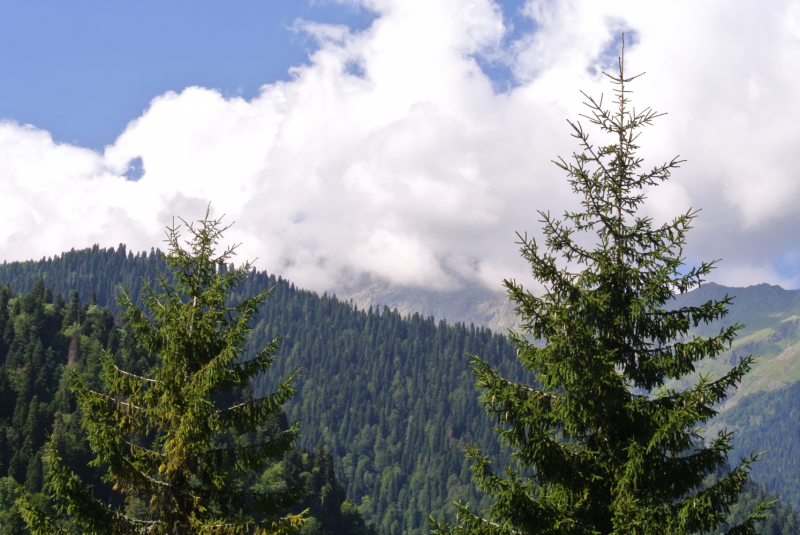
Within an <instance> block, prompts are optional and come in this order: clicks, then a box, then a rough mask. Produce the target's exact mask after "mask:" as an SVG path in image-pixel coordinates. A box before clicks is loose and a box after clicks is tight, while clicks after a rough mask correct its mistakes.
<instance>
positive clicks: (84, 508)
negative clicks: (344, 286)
mask: <svg viewBox="0 0 800 535" xmlns="http://www.w3.org/2000/svg"><path fill="white" fill-rule="evenodd" d="M186 228H187V230H188V236H187V239H186V240H185V242H184V241H182V240H183V237H182V236H181V234H180V229H181V226H180V225H178V226H174V225H173V227H172V228H169V229H168V231H167V242H168V244H169V247H170V252H169V254H168V255H167V263H168V266H169V269H170V272H171V274H172V275H173V276H174V280H175V283H174V284H171V283H169V281H168V279H167V276H168V275H169V274H158V275H157V279H156V280H157V282H158V286H159V287H160V288H158V287H154V286H152V285H150V284H145V294H146V298H145V299H144V303H145V307H144V308H145V309H146V310H147V313H146V312H145V311H144V310H141V309H139V308H137V307H136V306H134V304H133V303H132V302H131V300H130V298H129V297H128V295H127V294H123V297H122V298H121V301H122V304H123V305H124V307H125V308H126V317H127V320H128V321H129V322H130V323H131V325H132V327H133V329H134V331H135V333H136V335H137V338H138V340H139V343H140V344H141V346H142V347H143V348H145V349H146V350H147V351H149V352H150V353H151V354H152V355H154V356H156V358H157V364H156V366H155V368H154V370H153V371H152V373H151V374H150V375H151V376H149V377H147V376H139V375H134V374H132V373H129V372H126V371H124V370H122V369H120V368H118V367H117V366H116V365H115V362H114V359H113V356H112V355H110V354H105V355H104V358H103V366H104V381H105V392H97V391H93V390H91V389H89V388H88V387H86V386H85V385H83V384H82V383H81V381H80V379H79V378H78V377H77V376H76V375H75V374H73V375H72V378H71V379H72V382H73V392H74V393H75V394H76V397H77V399H78V401H79V404H80V407H81V411H82V414H83V427H84V430H85V432H86V435H87V437H88V440H89V443H90V445H91V448H92V450H93V451H94V453H95V455H96V459H95V460H94V461H93V464H94V465H95V466H98V467H101V468H107V478H108V480H109V481H112V482H113V483H114V485H115V490H117V491H119V492H121V493H122V494H123V495H125V497H126V498H127V499H129V500H134V499H135V500H138V501H139V502H140V503H141V502H144V504H145V510H146V511H145V514H143V515H140V517H139V518H132V517H130V516H126V515H125V514H123V513H122V512H121V511H119V510H114V509H112V508H110V507H108V506H107V505H106V504H105V503H104V502H103V500H101V499H98V498H97V497H95V496H93V495H92V493H91V492H90V491H89V490H87V489H85V488H83V487H82V486H81V483H80V481H79V479H78V477H77V476H76V475H75V474H74V473H73V472H71V471H70V470H69V469H68V468H67V467H66V466H65V464H64V462H63V461H62V458H61V457H60V455H59V452H58V451H57V449H56V447H55V446H54V444H53V443H50V445H49V447H48V448H47V450H46V453H45V456H44V462H45V465H46V467H47V469H48V477H49V488H50V490H51V492H52V494H53V496H54V498H55V499H56V502H57V504H58V506H59V507H60V508H61V511H62V512H66V513H67V514H68V515H69V516H70V517H72V518H73V519H74V520H75V521H76V523H77V524H78V525H80V526H81V527H82V529H83V530H85V531H82V532H83V533H92V534H109V535H111V534H114V535H122V534H134V533H136V534H140V533H141V534H152V535H157V534H164V535H166V534H174V535H178V534H180V535H188V534H220V535H223V534H224V535H228V534H237V535H238V534H251V533H258V534H267V533H269V534H273V533H289V532H292V531H294V530H296V529H298V528H299V527H300V526H301V525H302V524H303V522H304V514H303V513H301V514H300V515H284V514H283V512H284V511H286V510H287V509H288V508H289V507H291V505H292V504H293V503H294V502H295V501H296V500H297V498H298V497H299V496H300V490H299V489H292V490H290V491H284V492H275V493H252V492H250V493H245V492H242V491H241V478H242V477H243V476H245V475H247V474H249V473H250V472H251V471H253V470H257V469H259V468H260V467H261V466H262V465H263V463H264V462H265V461H266V460H267V459H269V458H275V457H277V456H280V455H282V454H283V453H284V452H286V451H287V450H288V449H289V448H290V447H291V446H292V445H293V444H294V443H295V441H296V440H297V438H298V429H297V427H296V426H295V425H293V426H291V428H289V429H288V430H285V431H282V432H278V433H277V434H275V435H274V436H273V437H272V438H271V439H269V440H267V441H266V442H264V443H247V441H246V440H245V441H243V440H242V438H241V437H242V436H243V435H244V436H247V433H248V432H252V431H256V430H257V429H259V427H260V426H262V425H263V424H264V423H265V422H266V421H267V420H268V419H269V418H270V417H271V416H273V415H275V414H276V413H277V412H278V411H280V408H281V404H282V403H284V402H285V401H286V400H287V399H289V398H290V397H291V395H292V394H293V393H294V392H295V389H294V387H293V386H292V382H293V379H294V377H293V376H292V377H290V378H289V379H287V380H286V381H284V382H283V383H281V384H280V386H279V387H278V388H277V391H276V392H274V393H273V394H272V395H270V396H267V397H264V398H260V399H250V400H248V399H245V400H244V401H242V399H241V397H242V396H241V395H239V396H238V398H237V394H236V393H237V392H243V391H244V392H246V391H247V388H248V386H249V384H250V380H251V379H252V378H253V376H255V375H256V374H259V373H261V372H263V371H264V370H266V369H267V368H268V367H269V366H270V364H271V363H272V362H273V360H274V355H275V353H276V352H277V349H278V343H279V339H275V340H273V341H272V343H270V344H269V345H268V346H267V347H266V348H265V349H263V350H262V351H261V352H260V353H258V354H257V355H256V356H255V357H252V358H249V359H245V360H243V359H244V355H243V352H244V351H243V345H244V343H245V340H246V337H247V333H248V332H249V331H250V324H251V320H252V318H253V316H254V314H255V313H256V312H257V309H258V306H259V305H260V304H262V303H263V302H264V300H265V299H266V297H267V295H268V292H262V293H261V294H259V295H257V296H256V297H253V298H250V299H246V300H244V301H242V302H241V303H240V304H238V305H236V306H233V307H230V306H228V305H227V304H226V300H227V299H228V297H229V296H230V294H231V292H232V290H233V289H234V288H235V287H236V286H237V285H238V284H239V283H240V282H241V281H242V279H243V277H244V276H245V274H246V273H247V272H248V271H249V270H250V269H251V265H250V264H249V263H245V264H244V265H243V266H241V267H240V268H239V269H230V270H226V271H222V270H219V266H220V265H222V264H224V263H227V262H228V261H230V259H231V256H232V255H233V254H234V251H235V246H234V247H229V248H227V249H225V250H223V252H222V253H221V254H220V253H218V252H217V245H218V242H219V240H220V237H221V235H222V233H223V232H224V231H225V230H226V228H227V227H224V228H223V227H222V224H221V221H220V220H215V219H210V218H209V216H208V213H207V214H206V217H205V218H204V219H202V220H200V221H199V222H198V224H197V225H194V224H189V225H186ZM169 280H173V277H172V276H170V279H169ZM73 306H74V305H73ZM222 399H238V401H239V402H235V404H233V405H232V406H220V400H222ZM250 436H252V435H250ZM231 444H233V445H231ZM18 504H19V506H20V509H21V511H22V513H23V516H24V518H25V520H26V522H27V523H28V526H29V528H30V529H31V531H32V532H33V533H35V534H41V535H43V534H45V533H47V534H50V533H67V531H64V530H63V529H62V528H61V527H59V526H56V525H55V524H54V523H53V521H52V520H51V519H50V518H48V517H47V516H45V515H44V514H42V513H41V512H40V511H39V510H38V509H37V508H36V507H35V506H34V504H33V502H32V501H31V500H30V498H28V497H27V496H26V495H23V496H22V497H21V498H20V500H19V501H18Z"/></svg>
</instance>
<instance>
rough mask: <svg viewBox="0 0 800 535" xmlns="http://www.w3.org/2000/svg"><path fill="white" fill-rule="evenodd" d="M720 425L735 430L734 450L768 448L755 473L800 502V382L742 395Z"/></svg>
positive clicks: (789, 499) (782, 495) (796, 502)
mask: <svg viewBox="0 0 800 535" xmlns="http://www.w3.org/2000/svg"><path fill="white" fill-rule="evenodd" d="M717 423H718V425H720V426H725V427H727V428H730V429H734V430H736V436H737V444H736V448H735V450H734V453H735V454H741V453H742V452H744V451H750V450H753V449H755V450H757V451H761V450H769V451H768V454H767V456H766V458H765V460H764V461H763V462H760V463H758V465H756V466H755V467H754V468H753V477H755V478H757V479H758V480H759V481H763V482H764V483H765V484H767V485H769V488H770V489H772V490H773V491H777V492H779V493H780V495H781V498H782V499H783V500H784V501H787V502H789V503H792V504H794V505H795V506H797V504H798V503H800V445H798V442H797V437H798V436H800V383H795V384H793V385H791V386H789V387H786V388H782V389H780V390H775V391H772V392H758V393H756V394H751V395H749V396H746V397H744V398H742V399H741V400H740V401H739V403H737V404H736V405H734V406H733V407H731V408H729V409H727V410H726V411H725V412H723V413H722V414H721V415H720V417H719V421H718V422H717Z"/></svg>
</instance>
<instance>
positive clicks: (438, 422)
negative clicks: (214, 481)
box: [0, 246, 800, 535]
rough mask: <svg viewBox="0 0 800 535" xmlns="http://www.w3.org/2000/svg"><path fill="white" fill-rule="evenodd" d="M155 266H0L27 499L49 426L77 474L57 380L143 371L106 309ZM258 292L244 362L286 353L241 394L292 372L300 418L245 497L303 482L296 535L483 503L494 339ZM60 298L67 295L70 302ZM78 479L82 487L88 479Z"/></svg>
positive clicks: (284, 293)
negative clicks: (306, 514) (304, 518)
mask: <svg viewBox="0 0 800 535" xmlns="http://www.w3.org/2000/svg"><path fill="white" fill-rule="evenodd" d="M154 269H162V270H163V269H164V263H163V260H162V258H161V254H160V252H158V251H155V250H154V251H151V252H150V254H145V253H141V254H136V255H134V254H131V253H129V252H127V251H126V249H125V248H124V246H120V247H119V248H117V249H116V250H115V249H101V248H98V247H95V248H93V249H86V250H81V251H71V252H68V253H64V254H63V255H61V256H57V257H54V258H50V259H42V260H41V261H38V262H23V263H10V264H3V265H1V266H0V282H1V283H3V284H6V285H8V286H7V287H6V289H5V290H4V293H3V294H2V295H5V296H6V297H4V298H2V299H5V301H3V302H0V312H2V311H7V313H6V316H4V319H3V320H2V322H0V323H1V324H0V327H1V328H2V330H0V332H2V333H6V334H5V335H4V338H3V342H2V343H3V344H4V345H3V346H2V348H0V350H1V352H0V356H1V357H2V358H4V359H5V363H6V364H5V366H4V368H3V372H2V373H3V375H2V382H0V388H2V389H3V390H2V396H3V398H2V399H3V400H4V403H3V404H2V409H1V410H3V411H5V412H4V413H3V414H2V415H0V418H2V419H3V422H5V426H6V431H7V432H6V433H5V434H2V433H0V441H2V444H0V467H2V472H0V476H6V475H8V476H10V477H13V478H14V479H16V480H17V481H19V482H20V483H24V485H25V487H26V488H28V489H29V490H30V491H31V492H38V491H39V490H40V488H41V481H42V474H41V462H40V461H37V460H36V459H37V453H36V452H38V451H39V448H40V447H41V445H42V444H43V442H44V439H45V436H46V433H49V432H50V430H51V429H54V430H56V436H57V437H63V439H61V440H64V441H65V446H64V447H65V448H67V449H69V448H72V449H73V450H74V454H71V455H72V462H73V463H76V464H77V465H81V466H83V465H85V462H86V461H87V460H88V459H89V452H88V451H86V450H85V445H84V444H83V442H82V441H81V438H80V437H81V434H80V433H81V431H80V428H79V426H78V424H77V418H78V416H77V415H75V413H74V410H75V408H74V402H70V403H72V404H71V405H69V406H66V405H64V403H67V401H63V399H67V400H68V399H69V393H68V391H67V390H66V385H65V381H64V379H63V370H64V367H65V366H67V365H74V366H76V367H77V368H78V369H80V370H81V371H82V373H84V374H87V375H86V380H87V382H89V381H91V380H93V381H95V383H94V384H96V385H97V386H98V387H99V383H98V382H97V378H96V377H97V373H98V372H99V370H98V366H97V355H98V354H99V351H100V350H101V349H106V350H108V351H111V352H112V353H113V354H114V355H115V358H116V359H117V360H118V362H119V363H120V364H121V365H122V366H124V367H127V368H128V369H130V370H131V371H134V372H135V371H136V370H140V371H141V370H144V369H147V367H148V366H151V365H152V363H151V362H149V361H148V356H147V355H144V354H141V352H139V351H138V350H137V349H136V346H135V344H133V342H132V340H131V336H130V335H129V334H128V333H126V326H125V325H124V324H123V323H122V322H121V321H120V319H119V318H120V317H121V316H120V312H121V310H120V308H119V306H118V304H117V303H116V299H115V298H116V296H117V295H119V288H120V286H124V287H126V288H127V289H128V290H129V291H130V292H131V294H132V297H133V300H134V301H138V296H139V293H140V290H141V279H142V278H145V279H151V278H152V276H153V274H154ZM40 281H41V282H40ZM267 287H272V288H273V290H272V297H271V298H270V299H268V302H267V304H266V305H265V306H264V307H262V310H261V313H260V315H259V316H257V317H256V320H255V321H256V323H255V325H254V327H255V329H254V331H253V335H252V336H251V339H250V340H249V342H248V343H249V346H250V347H251V349H253V350H255V349H256V348H257V347H262V346H263V345H264V343H265V341H267V340H269V339H271V338H273V337H275V336H283V337H284V340H283V342H282V345H281V349H280V353H279V355H278V358H277V360H276V362H275V364H274V365H273V367H272V368H271V369H270V370H269V371H268V373H267V374H266V375H264V376H262V377H261V378H260V379H259V380H258V381H257V382H256V384H255V388H254V390H255V392H254V394H256V395H260V394H262V393H264V392H270V391H271V389H272V388H274V385H275V384H276V383H277V382H278V381H279V380H280V379H281V378H283V377H285V376H286V375H288V374H289V373H290V372H291V371H293V370H295V369H297V368H300V370H301V371H300V373H301V377H300V379H299V381H298V383H297V386H298V390H299V393H298V394H297V395H296V396H295V397H294V398H293V399H292V400H291V401H290V402H289V403H288V404H287V405H286V406H285V413H286V416H287V419H286V421H283V422H276V424H275V425H282V426H285V425H287V424H288V421H291V420H297V421H300V423H301V443H300V448H299V449H297V450H296V451H294V453H293V454H292V455H290V456H287V457H286V458H285V459H282V460H280V462H278V463H276V464H275V465H273V466H272V467H271V468H270V469H269V470H267V472H265V474H264V475H263V476H262V477H261V478H260V479H259V481H254V482H252V484H254V485H260V486H261V487H260V488H276V486H281V485H289V484H291V483H293V482H296V481H300V480H303V481H306V484H307V487H308V488H309V490H308V495H307V497H306V501H307V503H308V504H311V505H314V506H315V508H312V515H313V516H314V517H315V520H314V522H313V523H312V525H311V528H309V529H312V528H313V529H321V530H325V531H328V532H330V533H334V532H336V531H337V530H336V529H334V528H333V527H332V526H335V525H339V526H341V527H340V528H339V530H342V531H339V532H342V533H343V532H348V530H349V532H354V530H355V531H361V532H363V531H364V530H366V529H367V528H366V526H365V525H364V522H363V521H362V520H361V517H360V514H359V510H358V507H360V510H361V512H362V513H363V517H364V518H365V519H366V521H367V522H373V523H374V524H375V526H376V529H377V530H378V531H380V532H381V533H382V534H384V535H400V534H415V535H418V534H421V533H423V532H427V531H428V529H429V528H428V526H426V524H425V522H426V516H427V515H431V516H433V517H434V518H440V517H447V516H451V515H452V512H453V508H452V505H451V503H452V502H453V501H454V500H461V501H464V502H470V503H471V504H472V505H473V507H474V508H475V509H480V508H482V507H485V506H486V505H488V504H487V503H486V498H484V497H483V496H481V495H479V494H477V493H476V491H475V488H474V486H473V484H472V483H471V482H470V477H471V474H470V472H469V463H468V462H467V461H466V460H465V457H464V454H463V448H464V446H465V445H466V444H467V443H470V442H471V443H474V444H476V445H478V446H479V447H481V449H482V450H483V452H484V453H486V454H488V455H489V456H490V457H492V458H493V459H494V460H496V462H497V465H498V466H503V465H506V464H509V463H510V462H511V460H510V452H508V451H505V450H503V449H501V448H500V447H499V446H498V442H497V440H496V437H495V436H494V432H493V431H492V430H491V421H490V419H489V417H488V416H487V415H486V414H485V413H484V412H483V410H482V409H481V407H480V405H479V404H478V402H477V398H478V392H477V391H476V390H475V386H474V378H473V377H472V375H471V373H470V371H469V368H468V363H469V359H468V357H467V356H466V354H467V353H473V354H477V355H480V356H481V357H482V358H483V359H484V360H487V361H488V362H490V363H491V364H492V366H494V367H495V368H499V369H500V370H502V371H503V373H504V374H505V375H506V376H508V377H510V378H515V377H520V374H521V373H522V372H521V370H520V369H519V368H518V366H517V362H516V359H515V358H514V356H515V355H514V350H513V348H512V345H511V344H510V342H509V341H508V339H507V338H506V337H505V336H502V335H499V334H495V333H492V332H490V331H489V330H488V329H485V328H480V327H474V326H466V325H463V324H455V325H448V324H447V323H446V322H444V321H438V322H437V321H435V320H434V319H433V318H432V317H427V318H425V317H422V316H420V315H407V316H401V315H400V314H399V313H397V312H396V311H392V310H389V309H388V308H385V307H384V308H383V309H381V310H378V309H368V310H358V309H357V308H356V307H354V306H353V305H352V304H350V303H345V302H342V301H340V300H338V299H337V298H336V297H335V296H328V295H322V296H319V295H317V294H315V293H313V292H308V291H304V290H301V289H299V288H296V287H295V286H294V285H292V284H291V283H289V282H288V281H285V280H283V279H281V278H279V277H275V276H274V275H269V274H267V273H264V272H255V271H253V272H251V273H250V274H249V275H248V276H247V278H246V280H245V283H244V284H243V285H241V286H240V287H239V288H238V289H237V293H236V295H235V296H234V301H236V300H241V299H242V298H243V297H245V296H250V295H253V294H255V293H257V292H258V291H261V290H263V289H265V288H267ZM14 292H23V293H24V295H15V294H14ZM75 292H77V293H75ZM59 294H60V295H66V296H69V297H70V301H69V303H67V302H65V300H64V299H63V298H61V299H59ZM79 296H84V297H85V300H84V301H83V302H82V301H81V300H80V297H79ZM4 303H5V305H4ZM26 303H27V304H26ZM106 306H107V308H103V307H106ZM37 311H39V312H37ZM37 315H38V316H37ZM29 317H34V318H35V317H42V318H50V319H48V320H47V321H46V322H43V323H42V325H46V326H47V329H49V330H43V331H41V333H40V334H32V332H33V331H31V330H30V328H29V327H26V325H29V321H30V320H26V319H25V318H29ZM34 323H35V322H34ZM35 324H36V325H38V323H35ZM26 329H27V330H26ZM36 332H37V333H38V332H39V331H36ZM76 333H77V334H76ZM7 340H10V341H8V342H7ZM15 341H16V342H15ZM13 344H16V345H13ZM12 347H13V348H16V349H14V350H13V351H12ZM48 359H49V360H48ZM91 378H94V379H91ZM90 384H91V383H90ZM34 396H36V397H35V400H34ZM6 400H12V401H9V402H6ZM42 429H45V430H46V431H45V432H42V433H40V432H39V430H42ZM81 448H83V449H81ZM69 451H72V450H69ZM83 470H84V472H83V473H82V477H83V478H84V479H85V481H87V482H92V481H94V480H93V479H92V478H95V480H96V477H97V476H96V475H95V474H93V473H91V472H87V471H86V468H85V467H84V468H83ZM334 473H335V476H334ZM337 479H338V482H337ZM339 482H340V483H339ZM340 484H341V486H339V485H340ZM8 488H9V486H8V485H7V484H4V483H2V482H0V507H3V508H4V509H3V513H2V514H3V515H4V516H3V518H4V520H3V522H4V523H5V524H4V525H6V526H9V528H8V529H12V527H13V526H14V525H15V522H17V520H14V515H13V508H11V507H10V505H9V504H10V501H9V497H8V496H9V492H8ZM96 488H97V489H102V488H103V487H102V484H101V483H100V482H98V483H97V485H96ZM770 488H772V485H770ZM323 489H327V490H324V491H323ZM331 489H333V490H331ZM337 489H340V490H337ZM330 492H333V495H334V496H337V495H338V497H337V498H336V499H335V500H332V501H331V500H326V501H325V503H324V504H323V503H322V502H323V500H322V499H321V495H322V493H324V494H325V495H326V496H327V495H328V493H330ZM747 492H748V494H747V496H751V495H752V496H751V498H752V501H753V502H755V501H756V498H757V497H758V496H761V495H762V494H764V493H765V492H767V491H766V489H765V487H764V486H763V485H754V484H751V485H750V486H749V487H748V491H747ZM110 496H111V497H110V499H114V498H113V495H110ZM41 499H42V500H43V499H44V498H43V497H42V498H41ZM331 502H332V503H334V504H336V505H335V506H333V507H332V506H331V505H330V504H331ZM323 505H324V506H325V509H322V506H323ZM357 506H358V507H357ZM129 507H135V504H131V505H129ZM734 514H735V511H734ZM797 525H800V523H798V519H797V516H796V513H794V512H793V511H792V510H791V508H788V507H784V506H780V507H779V508H778V509H777V510H776V511H774V512H773V513H771V518H770V520H769V521H768V525H767V526H765V529H766V528H769V530H771V531H767V532H771V533H796V532H797V530H796V526H797ZM775 530H777V531H775ZM8 532H9V533H13V532H14V531H8Z"/></svg>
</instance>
